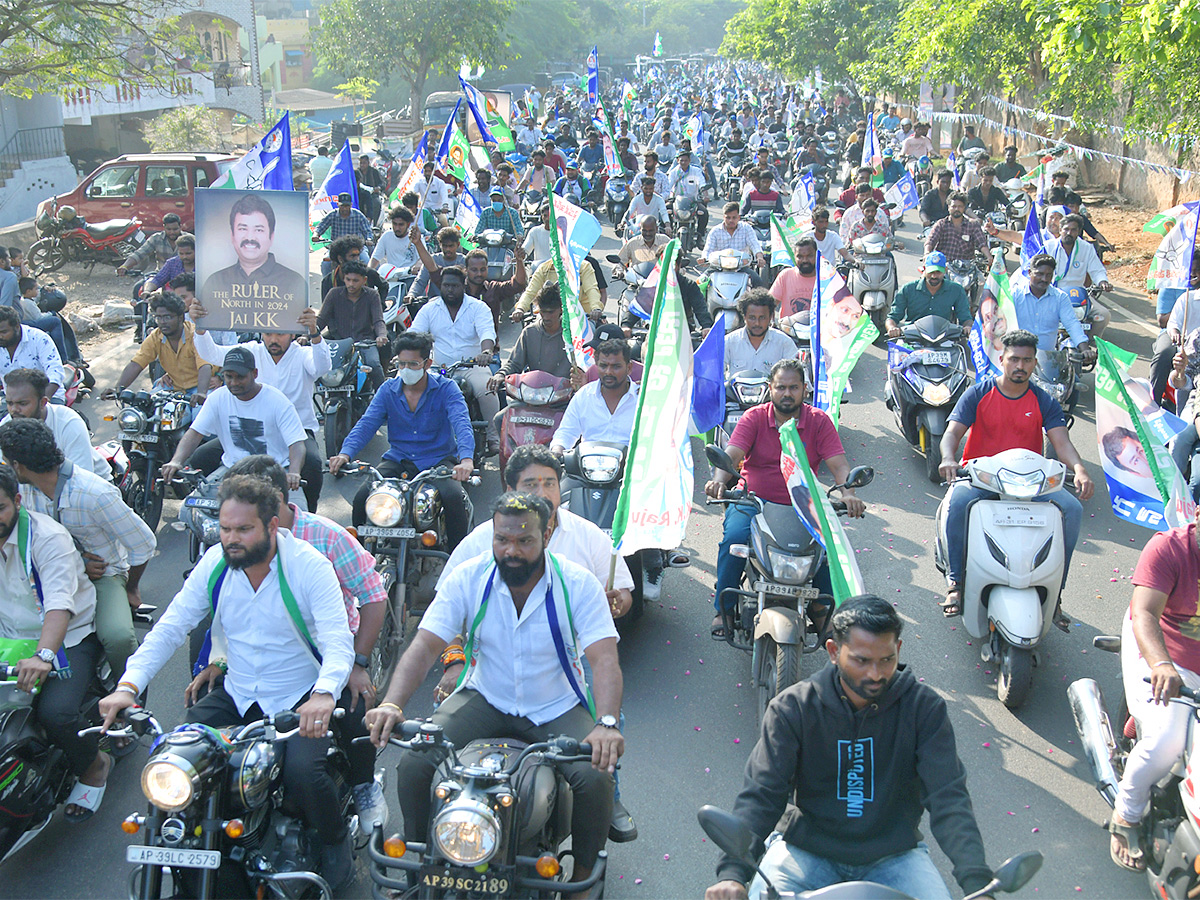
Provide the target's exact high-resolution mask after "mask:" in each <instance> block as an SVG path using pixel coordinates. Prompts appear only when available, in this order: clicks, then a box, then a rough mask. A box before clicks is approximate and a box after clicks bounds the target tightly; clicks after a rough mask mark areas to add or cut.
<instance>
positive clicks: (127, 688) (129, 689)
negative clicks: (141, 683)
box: [117, 681, 141, 697]
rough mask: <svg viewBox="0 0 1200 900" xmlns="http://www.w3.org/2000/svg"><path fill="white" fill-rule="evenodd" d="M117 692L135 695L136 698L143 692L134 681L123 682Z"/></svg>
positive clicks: (118, 686)
mask: <svg viewBox="0 0 1200 900" xmlns="http://www.w3.org/2000/svg"><path fill="white" fill-rule="evenodd" d="M117 690H118V691H123V692H124V693H126V694H133V696H135V697H136V696H137V695H138V694H140V693H141V691H140V690H138V686H137V685H136V684H134V683H133V682H132V681H122V682H121V683H120V684H118V685H117Z"/></svg>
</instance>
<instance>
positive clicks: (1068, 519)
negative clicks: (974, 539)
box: [946, 481, 1083, 586]
mask: <svg viewBox="0 0 1200 900" xmlns="http://www.w3.org/2000/svg"><path fill="white" fill-rule="evenodd" d="M951 490H952V491H953V493H952V494H951V495H950V506H949V508H948V509H947V510H946V555H947V556H948V557H949V559H947V561H946V569H947V571H946V577H947V578H949V579H950V581H951V582H952V583H953V584H957V585H960V586H961V585H962V580H963V563H964V562H965V560H964V557H963V551H964V549H965V548H966V544H967V505H968V504H970V503H971V502H972V501H974V500H995V499H996V495H995V494H993V493H992V492H991V491H985V490H981V489H980V488H976V487H972V486H971V485H970V484H969V483H968V482H966V481H960V482H958V483H957V484H955V485H954V487H952V488H951ZM1036 502H1039V503H1045V502H1050V503H1053V504H1054V505H1055V506H1057V507H1058V508H1059V509H1060V510H1062V514H1063V545H1064V546H1063V584H1066V583H1067V573H1068V572H1069V571H1070V570H1071V554H1072V553H1074V552H1075V544H1076V542H1077V541H1078V540H1079V526H1080V523H1081V522H1082V521H1083V505H1082V504H1081V503H1080V502H1079V498H1078V497H1076V496H1075V495H1074V494H1071V493H1068V492H1067V491H1065V490H1063V491H1057V492H1055V493H1054V494H1052V495H1050V496H1049V497H1044V498H1039V499H1038V500H1037V501H1036ZM979 549H980V551H981V552H982V551H983V548H979Z"/></svg>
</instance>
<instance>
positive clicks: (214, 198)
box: [196, 188, 309, 334]
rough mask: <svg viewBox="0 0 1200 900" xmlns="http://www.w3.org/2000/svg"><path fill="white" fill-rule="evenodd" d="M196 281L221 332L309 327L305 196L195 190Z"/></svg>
mask: <svg viewBox="0 0 1200 900" xmlns="http://www.w3.org/2000/svg"><path fill="white" fill-rule="evenodd" d="M196 286H197V288H198V290H197V295H198V297H199V299H200V300H201V302H202V303H203V304H204V307H205V309H206V310H207V311H208V315H206V316H205V317H204V319H203V321H200V322H197V323H196V324H197V325H199V326H200V327H202V328H206V329H213V330H216V331H241V332H274V333H282V332H291V333H295V334H299V333H302V332H305V331H307V329H306V328H304V327H302V326H301V325H300V324H299V318H300V314H301V313H302V312H303V311H304V310H305V308H306V307H307V306H308V291H309V285H308V195H307V194H305V193H304V192H303V191H233V190H218V189H215V188H209V189H205V190H197V191H196Z"/></svg>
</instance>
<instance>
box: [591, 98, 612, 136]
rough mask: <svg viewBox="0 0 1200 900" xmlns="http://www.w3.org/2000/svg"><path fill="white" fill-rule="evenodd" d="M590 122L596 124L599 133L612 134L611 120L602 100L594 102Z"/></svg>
mask: <svg viewBox="0 0 1200 900" xmlns="http://www.w3.org/2000/svg"><path fill="white" fill-rule="evenodd" d="M592 124H593V125H595V126H596V128H597V129H598V130H599V132H600V133H601V134H612V121H611V120H610V119H609V117H608V111H607V110H606V109H605V108H604V101H603V100H600V101H598V102H597V103H596V112H595V114H594V115H593V116H592Z"/></svg>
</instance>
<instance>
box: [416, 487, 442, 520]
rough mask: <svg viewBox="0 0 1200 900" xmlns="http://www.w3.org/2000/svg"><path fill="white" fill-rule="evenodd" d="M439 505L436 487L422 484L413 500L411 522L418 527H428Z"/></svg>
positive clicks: (435, 516) (435, 515) (434, 517)
mask: <svg viewBox="0 0 1200 900" xmlns="http://www.w3.org/2000/svg"><path fill="white" fill-rule="evenodd" d="M440 506H441V504H440V501H439V499H438V492H437V488H435V487H434V486H433V485H431V484H425V485H422V486H421V489H420V490H419V491H417V496H416V499H415V500H414V501H413V520H414V522H413V524H415V525H416V527H417V528H420V529H425V528H429V527H430V526H431V525H433V520H434V519H436V518H437V514H438V510H439V508H440Z"/></svg>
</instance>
